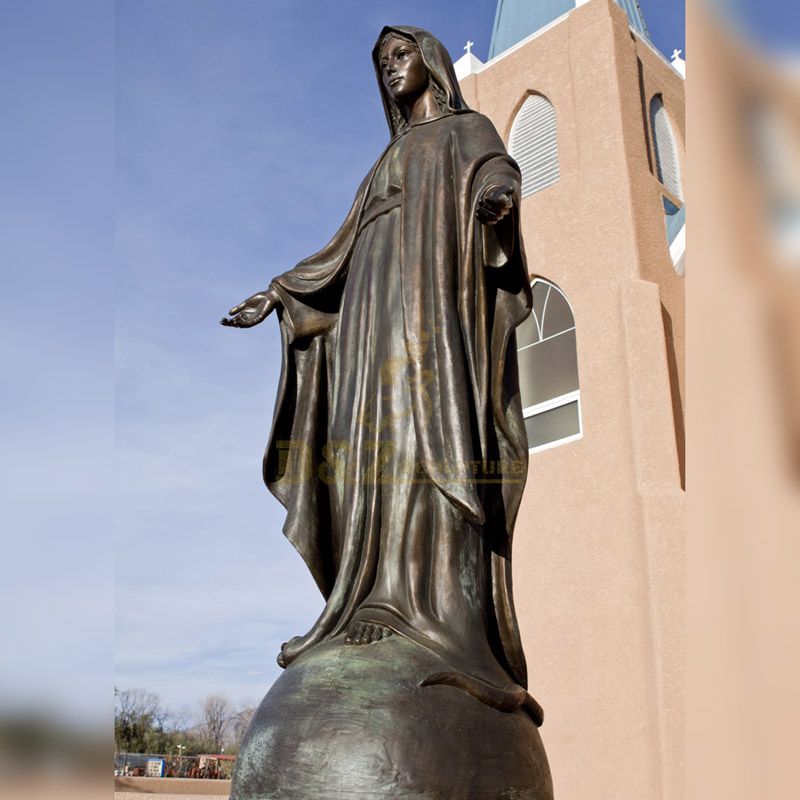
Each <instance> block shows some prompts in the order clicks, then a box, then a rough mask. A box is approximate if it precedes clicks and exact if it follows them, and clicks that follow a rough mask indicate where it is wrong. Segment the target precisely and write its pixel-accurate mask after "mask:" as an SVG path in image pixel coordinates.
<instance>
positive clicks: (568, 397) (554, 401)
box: [522, 301, 583, 454]
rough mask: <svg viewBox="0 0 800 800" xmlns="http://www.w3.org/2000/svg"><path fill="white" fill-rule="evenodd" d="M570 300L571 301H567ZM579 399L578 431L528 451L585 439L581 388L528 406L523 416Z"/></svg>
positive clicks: (527, 416)
mask: <svg viewBox="0 0 800 800" xmlns="http://www.w3.org/2000/svg"><path fill="white" fill-rule="evenodd" d="M567 302H569V301H567ZM576 400H577V401H578V432H577V433H571V434H570V435H569V436H563V437H562V438H561V439H554V440H553V441H552V442H545V443H544V444H539V445H535V446H534V447H529V448H528V452H529V453H531V454H533V453H541V452H543V451H544V450H551V449H552V448H554V447H560V446H561V445H562V444H569V443H570V442H577V441H578V440H579V439H583V409H582V408H581V390H580V389H576V390H575V391H574V392H568V393H567V394H562V395H560V396H559V397H553V398H551V399H550V400H545V401H544V402H543V403H537V404H536V405H535V406H528V407H527V408H523V409H522V416H523V418H524V419H530V418H531V417H535V416H538V415H539V414H542V413H544V412H545V411H551V410H552V409H554V408H560V407H561V406H566V405H569V404H570V403H574V402H575V401H576Z"/></svg>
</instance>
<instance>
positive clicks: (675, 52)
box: [672, 50, 683, 61]
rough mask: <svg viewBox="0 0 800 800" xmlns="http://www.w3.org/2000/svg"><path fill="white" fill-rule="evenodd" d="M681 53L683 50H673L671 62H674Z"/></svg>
mask: <svg viewBox="0 0 800 800" xmlns="http://www.w3.org/2000/svg"><path fill="white" fill-rule="evenodd" d="M682 52H683V50H673V51H672V60H673V61H674V60H675V59H676V58H679V57H680V54H681V53H682Z"/></svg>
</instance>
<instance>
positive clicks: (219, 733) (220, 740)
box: [200, 694, 235, 753]
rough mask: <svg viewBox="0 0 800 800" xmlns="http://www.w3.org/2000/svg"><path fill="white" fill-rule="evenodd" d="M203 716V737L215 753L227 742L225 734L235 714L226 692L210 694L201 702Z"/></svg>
mask: <svg viewBox="0 0 800 800" xmlns="http://www.w3.org/2000/svg"><path fill="white" fill-rule="evenodd" d="M200 705H201V711H202V716H203V722H202V731H203V739H204V740H205V741H206V743H207V745H208V747H209V749H210V750H211V751H212V752H213V753H219V752H220V751H221V750H222V748H223V746H224V744H225V734H226V733H227V731H228V728H229V727H230V724H231V722H232V720H233V718H234V716H235V712H234V709H233V706H232V705H231V701H230V700H228V698H227V697H226V696H225V695H224V694H210V695H209V696H208V697H206V699H205V700H203V702H202V703H201V704H200Z"/></svg>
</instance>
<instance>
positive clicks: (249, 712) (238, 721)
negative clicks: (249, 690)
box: [233, 704, 256, 753]
mask: <svg viewBox="0 0 800 800" xmlns="http://www.w3.org/2000/svg"><path fill="white" fill-rule="evenodd" d="M255 713H256V707H255V706H251V705H247V704H245V705H243V706H240V707H239V710H238V711H237V712H236V716H235V717H234V718H233V747H234V751H235V752H237V753H238V752H239V748H240V747H241V746H242V739H244V735H245V734H246V733H247V729H248V728H249V727H250V723H251V722H252V721H253V717H254V716H255Z"/></svg>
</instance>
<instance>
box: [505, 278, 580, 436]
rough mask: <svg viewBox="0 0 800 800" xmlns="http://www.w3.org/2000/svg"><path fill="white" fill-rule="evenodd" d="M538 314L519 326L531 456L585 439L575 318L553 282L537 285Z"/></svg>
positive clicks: (537, 282)
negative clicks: (582, 437)
mask: <svg viewBox="0 0 800 800" xmlns="http://www.w3.org/2000/svg"><path fill="white" fill-rule="evenodd" d="M531 285H532V288H533V311H532V313H531V316H530V317H529V318H528V319H527V320H525V322H523V323H522V325H520V326H519V328H517V358H518V361H519V384H520V395H521V397H522V409H523V416H524V417H525V429H526V430H527V432H528V446H529V448H530V450H531V452H536V451H538V450H544V449H546V448H549V447H555V446H556V445H559V444H566V443H567V442H572V441H574V440H575V439H580V438H581V436H582V435H583V428H582V424H581V406H580V389H579V386H578V354H577V348H576V340H575V317H574V316H573V314H572V309H571V308H570V305H569V303H568V302H567V298H566V297H565V296H564V294H563V293H562V292H561V290H560V289H559V288H558V287H557V286H556V285H555V284H553V283H550V281H546V280H543V279H541V278H537V279H536V280H535V281H534V282H533V283H532V284H531Z"/></svg>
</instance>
